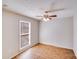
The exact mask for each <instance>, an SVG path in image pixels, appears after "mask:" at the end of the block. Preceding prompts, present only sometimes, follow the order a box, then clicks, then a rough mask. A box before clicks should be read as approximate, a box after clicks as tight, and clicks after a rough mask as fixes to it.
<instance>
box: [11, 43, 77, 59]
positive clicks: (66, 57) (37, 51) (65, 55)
mask: <svg viewBox="0 0 79 59" xmlns="http://www.w3.org/2000/svg"><path fill="white" fill-rule="evenodd" d="M13 59H76V57H75V55H74V53H73V51H72V50H68V49H64V48H58V47H54V46H49V45H44V44H38V45H36V46H34V47H32V48H30V49H28V50H27V51H25V52H23V53H22V54H20V55H18V56H16V57H15V58H13Z"/></svg>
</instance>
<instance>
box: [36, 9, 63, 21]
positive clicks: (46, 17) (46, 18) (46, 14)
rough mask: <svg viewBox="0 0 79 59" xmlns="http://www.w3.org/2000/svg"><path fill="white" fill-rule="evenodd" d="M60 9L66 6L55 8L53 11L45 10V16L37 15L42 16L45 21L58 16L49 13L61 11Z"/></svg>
mask: <svg viewBox="0 0 79 59" xmlns="http://www.w3.org/2000/svg"><path fill="white" fill-rule="evenodd" d="M60 10H64V8H62V9H57V10H53V11H45V12H44V14H43V16H36V17H41V18H42V19H43V20H44V21H49V20H53V19H52V18H56V17H57V15H49V13H50V12H55V11H60Z"/></svg>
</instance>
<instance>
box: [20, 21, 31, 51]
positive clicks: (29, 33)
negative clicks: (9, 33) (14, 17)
mask: <svg viewBox="0 0 79 59" xmlns="http://www.w3.org/2000/svg"><path fill="white" fill-rule="evenodd" d="M21 22H24V23H28V24H29V32H28V33H27V34H28V35H29V44H28V45H26V46H24V47H21V35H22V34H21ZM24 34H25V33H24ZM30 45H31V22H29V21H24V20H20V21H19V49H20V50H22V49H25V48H26V47H28V46H30Z"/></svg>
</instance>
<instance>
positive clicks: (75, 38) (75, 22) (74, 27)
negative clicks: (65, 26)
mask: <svg viewBox="0 0 79 59" xmlns="http://www.w3.org/2000/svg"><path fill="white" fill-rule="evenodd" d="M74 11H75V12H74V16H73V19H74V22H73V50H74V53H75V55H76V56H77V12H76V11H77V10H76V8H75V10H74Z"/></svg>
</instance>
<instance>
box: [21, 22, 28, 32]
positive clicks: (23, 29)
mask: <svg viewBox="0 0 79 59" xmlns="http://www.w3.org/2000/svg"><path fill="white" fill-rule="evenodd" d="M21 33H29V24H28V23H23V22H21Z"/></svg>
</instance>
